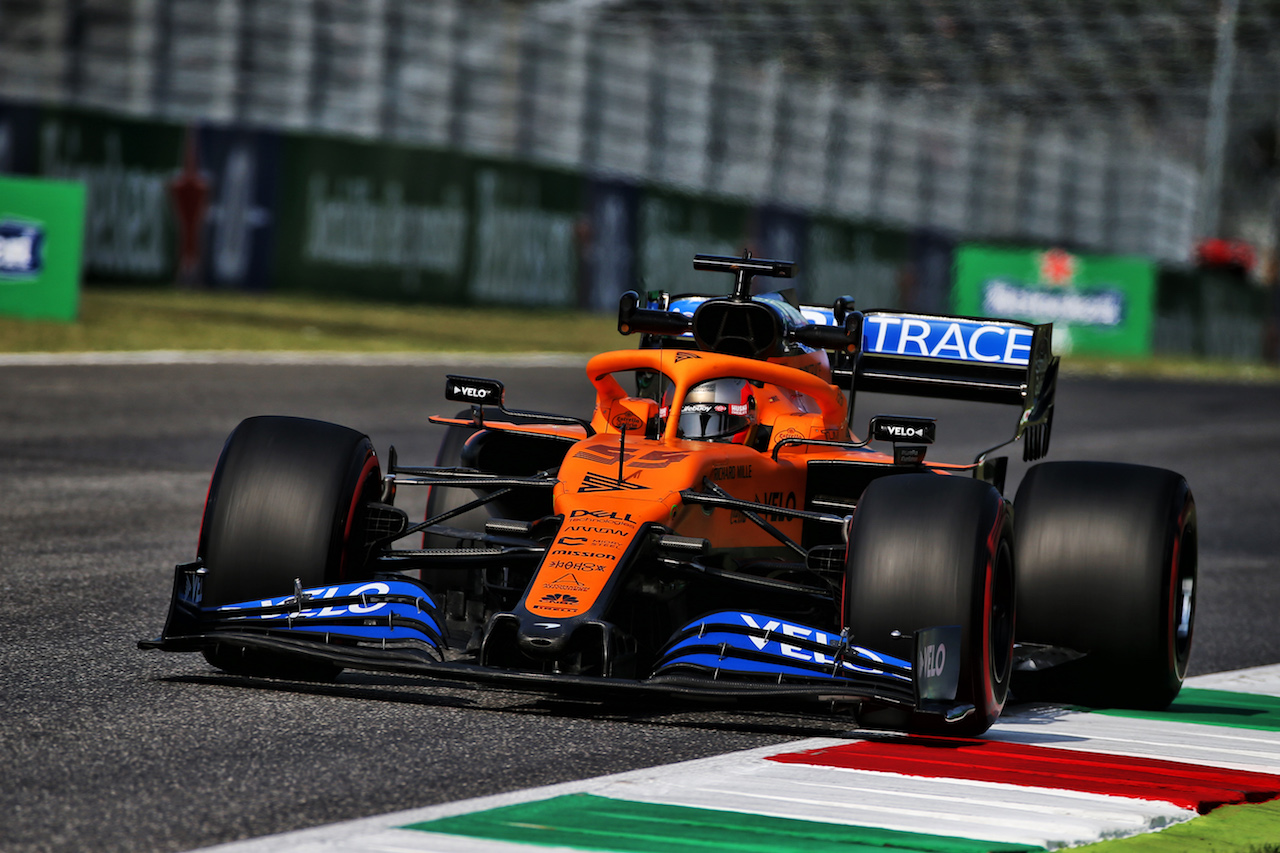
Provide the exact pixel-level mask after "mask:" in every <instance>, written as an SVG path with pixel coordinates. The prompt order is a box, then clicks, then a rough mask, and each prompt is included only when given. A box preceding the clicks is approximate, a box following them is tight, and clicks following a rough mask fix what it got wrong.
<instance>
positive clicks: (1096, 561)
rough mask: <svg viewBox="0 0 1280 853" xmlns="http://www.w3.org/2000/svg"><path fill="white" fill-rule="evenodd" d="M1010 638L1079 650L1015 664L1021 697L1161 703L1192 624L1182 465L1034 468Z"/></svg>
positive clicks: (1176, 684)
mask: <svg viewBox="0 0 1280 853" xmlns="http://www.w3.org/2000/svg"><path fill="white" fill-rule="evenodd" d="M1014 506H1015V518H1016V525H1015V527H1016V541H1017V555H1016V557H1017V565H1018V614H1019V623H1018V639H1019V641H1021V642H1027V643H1043V644H1046V645H1052V646H1062V647H1066V648H1069V649H1073V650H1075V651H1078V652H1084V653H1085V657H1083V658H1080V659H1078V660H1074V661H1071V662H1069V663H1065V664H1062V665H1060V666H1056V667H1052V668H1049V669H1045V670H1041V671H1038V672H1021V671H1020V672H1018V673H1016V676H1015V685H1014V692H1015V694H1016V695H1017V697H1018V698H1019V699H1024V700H1028V699H1043V700H1052V701H1060V702H1072V703H1077V704H1081V705H1092V706H1098V707H1126V708H1145V709H1160V708H1165V707H1167V706H1168V705H1169V703H1170V702H1172V701H1173V699H1174V697H1176V696H1177V695H1178V691H1179V690H1180V689H1181V687H1182V680H1183V678H1184V677H1185V676H1186V672H1187V661H1188V658H1189V657H1190V654H1191V638H1192V630H1193V628H1194V625H1195V588H1196V574H1197V542H1196V536H1197V534H1196V511H1195V500H1194V499H1193V497H1192V495H1191V489H1190V488H1189V487H1188V486H1187V481H1186V480H1185V479H1183V478H1182V476H1181V475H1179V474H1176V473H1174V472H1173V471H1167V470H1164V469H1162V468H1149V467H1146V466H1142V465H1126V464H1119V463H1110V462H1050V463H1044V464H1041V465H1037V466H1035V467H1033V468H1031V469H1030V470H1029V471H1028V472H1027V474H1026V476H1025V477H1024V478H1023V480H1022V483H1021V485H1020V486H1019V487H1018V495H1017V498H1016V500H1015V503H1014Z"/></svg>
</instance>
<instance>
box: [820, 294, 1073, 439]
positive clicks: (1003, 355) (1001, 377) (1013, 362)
mask: <svg viewBox="0 0 1280 853" xmlns="http://www.w3.org/2000/svg"><path fill="white" fill-rule="evenodd" d="M1052 334H1053V326H1052V324H1048V323H1045V324H1040V325H1037V324H1033V323H1024V322H1021V321H1018V320H994V319H985V318H979V317H959V316H951V315H943V314H914V313H905V312H898V311H866V312H864V319H863V338H862V350H861V352H859V353H857V354H855V355H852V356H849V357H845V358H841V359H840V360H839V361H838V363H837V365H836V367H835V369H834V370H833V378H834V379H835V381H836V384H838V385H841V386H843V387H845V388H847V389H848V390H849V394H850V397H851V398H852V397H853V395H854V393H855V392H859V391H865V392H871V393H882V394H903V395H907V396H913V397H940V398H947V399H953V400H968V401H972V402H979V403H999V404H1005V405H1014V406H1018V407H1019V409H1021V414H1020V415H1019V418H1018V424H1017V427H1016V429H1015V431H1014V435H1013V438H1012V439H1011V440H1012V441H1017V440H1018V439H1024V440H1025V443H1024V446H1023V458H1024V459H1026V460H1027V461H1032V460H1035V459H1039V458H1041V457H1043V456H1044V455H1045V454H1046V453H1047V452H1048V450H1049V433H1050V430H1051V429H1052V426H1053V404H1054V395H1055V391H1056V388H1057V378H1058V358H1057V357H1056V356H1054V355H1053V346H1052ZM852 411H853V407H852V400H851V404H850V412H851V413H852Z"/></svg>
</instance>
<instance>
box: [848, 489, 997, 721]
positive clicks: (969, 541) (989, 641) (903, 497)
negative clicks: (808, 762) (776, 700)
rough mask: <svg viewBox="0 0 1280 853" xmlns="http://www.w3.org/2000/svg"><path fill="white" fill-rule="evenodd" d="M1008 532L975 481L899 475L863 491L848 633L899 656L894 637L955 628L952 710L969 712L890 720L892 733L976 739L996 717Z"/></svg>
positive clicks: (852, 550)
mask: <svg viewBox="0 0 1280 853" xmlns="http://www.w3.org/2000/svg"><path fill="white" fill-rule="evenodd" d="M1012 534H1013V530H1012V521H1011V519H1010V517H1009V513H1008V510H1007V508H1006V504H1005V501H1004V498H1002V497H1001V496H1000V493H999V492H998V491H997V490H996V489H995V488H993V487H992V486H990V485H989V484H987V483H983V482H980V481H977V480H969V479H962V478H959V477H949V476H940V475H936V474H903V475H895V476H892V477H883V478H881V479H878V480H875V481H873V482H872V483H871V484H870V485H869V486H868V487H867V489H866V491H865V492H864V493H863V495H862V498H861V499H860V500H859V501H858V508H857V511H856V512H855V513H854V516H853V524H852V527H851V528H850V533H849V552H848V558H847V563H846V568H845V603H844V613H845V620H846V621H845V624H846V626H847V627H848V628H850V629H851V632H852V635H853V638H854V640H855V642H857V643H858V644H859V645H861V646H866V647H868V648H870V649H872V650H879V651H885V652H888V653H890V654H897V655H898V656H899V657H906V656H908V654H907V653H908V651H909V650H908V649H903V648H902V647H903V646H904V645H906V644H907V642H908V641H907V640H903V639H896V638H894V637H893V632H895V631H896V632H899V633H900V634H901V635H903V636H906V637H910V636H911V632H913V631H916V630H918V629H920V628H929V627H933V626H939V625H959V626H961V630H962V633H963V640H962V643H961V665H960V681H959V686H958V689H957V692H956V702H957V703H969V704H972V705H973V706H974V711H973V712H972V713H971V714H970V715H969V716H968V717H966V718H965V719H963V720H961V721H959V722H956V723H950V724H948V723H942V722H941V721H938V720H936V719H935V718H932V717H925V716H924V715H915V716H914V717H912V718H909V719H906V720H898V719H895V718H894V715H893V714H892V713H888V714H886V715H885V719H886V720H887V721H888V722H889V724H890V725H899V724H902V723H903V722H905V724H906V725H907V727H909V728H910V729H912V730H914V731H925V732H933V733H939V734H956V735H962V736H970V737H973V736H977V735H979V734H982V733H983V732H985V731H986V730H987V729H988V728H989V727H990V726H991V724H992V723H994V722H995V721H996V719H997V718H998V717H999V716H1000V712H1001V711H1002V710H1003V708H1004V704H1005V700H1006V698H1007V696H1008V692H1009V681H1010V675H1011V671H1012V668H1013V629H1014V606H1015V592H1014V555H1013V542H1012ZM870 724H872V725H874V724H875V723H874V719H873V718H872V722H871V723H870Z"/></svg>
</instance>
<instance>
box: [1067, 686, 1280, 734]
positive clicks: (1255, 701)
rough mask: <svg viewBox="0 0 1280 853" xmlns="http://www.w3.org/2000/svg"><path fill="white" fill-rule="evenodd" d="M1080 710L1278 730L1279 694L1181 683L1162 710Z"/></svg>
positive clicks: (1141, 717)
mask: <svg viewBox="0 0 1280 853" xmlns="http://www.w3.org/2000/svg"><path fill="white" fill-rule="evenodd" d="M1083 710H1089V711H1092V712H1093V713H1096V714H1106V715H1108V716H1112V717H1136V718H1140V719H1144V720H1162V721H1169V722H1177V723H1203V724H1205V725H1210V726H1230V727H1231V728H1237V729H1259V730H1262V731H1272V732H1274V731H1280V697H1276V696H1260V695H1258V694H1255V693H1232V692H1230V691H1227V690H1202V689H1197V688H1194V687H1184V688H1182V691H1181V692H1180V693H1179V694H1178V698H1177V699H1175V700H1174V701H1173V704H1172V705H1170V706H1169V707H1168V708H1167V709H1166V710H1164V711H1129V710H1121V709H1118V708H1117V709H1113V708H1089V709H1083Z"/></svg>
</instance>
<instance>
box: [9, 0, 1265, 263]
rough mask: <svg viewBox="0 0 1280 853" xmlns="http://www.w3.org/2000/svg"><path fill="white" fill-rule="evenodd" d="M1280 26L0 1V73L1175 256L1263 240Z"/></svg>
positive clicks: (543, 6) (289, 3) (674, 1)
mask: <svg viewBox="0 0 1280 853" xmlns="http://www.w3.org/2000/svg"><path fill="white" fill-rule="evenodd" d="M1237 3H1238V11H1237V12H1236V14H1235V16H1234V19H1233V20H1231V21H1230V24H1231V26H1230V27H1229V28H1228V29H1227V30H1226V32H1229V33H1230V34H1231V35H1232V36H1233V38H1232V45H1233V56H1232V57H1231V59H1232V61H1231V62H1230V63H1229V66H1228V70H1229V72H1230V74H1229V77H1227V78H1223V77H1221V76H1219V78H1218V80H1219V86H1220V87H1221V86H1222V85H1223V83H1224V81H1225V82H1228V83H1229V85H1227V86H1226V88H1225V89H1222V88H1220V89H1219V91H1220V92H1221V93H1222V96H1221V98H1220V99H1219V101H1220V103H1221V104H1222V105H1223V106H1224V107H1225V112H1224V113H1223V115H1225V117H1226V119H1227V124H1226V126H1227V128H1228V133H1227V136H1226V144H1225V148H1224V151H1225V152H1226V156H1225V163H1226V168H1225V170H1224V176H1223V181H1222V184H1221V187H1222V189H1221V192H1220V193H1217V194H1216V195H1217V197H1216V198H1211V199H1207V200H1201V198H1200V195H1201V187H1202V186H1204V176H1205V166H1206V160H1205V150H1206V137H1207V135H1208V134H1209V133H1210V131H1211V129H1212V126H1211V122H1210V117H1211V115H1212V105H1213V103H1214V92H1215V89H1214V79H1215V73H1214V72H1215V60H1216V59H1217V58H1218V57H1219V55H1220V54H1219V45H1220V43H1221V42H1220V39H1219V33H1220V32H1222V31H1223V28H1222V27H1221V26H1220V25H1221V23H1222V14H1223V10H1224V9H1230V8H1232V7H1234V6H1235V5H1236V4H1237ZM1278 45H1280V5H1277V4H1276V3H1275V2H1273V0H890V1H889V2H886V0H525V2H514V0H512V2H500V0H0V99H3V100H7V101H10V102H14V101H16V102H24V101H25V102H31V101H34V102H39V103H43V104H67V105H75V106H78V107H90V108H98V109H102V110H106V111H114V112H120V113H125V114H129V115H135V116H148V117H158V118H163V119H170V120H175V121H181V122H188V121H200V122H212V123H228V124H231V123H234V124H240V125H246V126H257V127H266V128H274V129H285V130H298V131H306V132H320V133H330V134H338V135H344V136H355V137H368V138H379V139H390V140H395V141H399V142H403V143H406V144H411V145H426V146H435V147H441V148H450V149H457V150H463V151H467V152H472V153H480V154H485V155H492V156H495V157H500V158H513V159H518V160H525V161H530V162H536V163H542V164H549V165H553V166H558V167H564V168H566V169H571V170H578V171H583V172H586V173H590V174H596V175H606V176H612V177H616V178H619V179H621V180H631V181H635V182H641V183H647V184H651V185H657V186H664V187H673V188H676V189H679V190H684V191H687V192H690V193H694V194H698V195H705V196H712V197H725V198H731V199H736V200H746V201H749V202H752V203H758V204H764V205H776V206H781V207H785V208H794V209H796V210H800V211H803V212H805V213H807V214H809V215H812V216H817V217H821V216H831V217H836V218H841V219H852V220H860V221H867V222H880V223H885V224H888V225H891V226H894V227H902V228H910V229H929V230H934V231H938V232H941V233H943V234H946V235H949V236H951V237H954V238H955V239H964V240H1013V241H1021V242H1033V243H1040V244H1043V243H1053V244H1058V245H1063V246H1066V247H1069V248H1073V249H1076V250H1079V251H1090V252H1107V253H1137V254H1143V255H1147V256H1151V257H1153V258H1156V259H1158V260H1160V261H1162V262H1166V263H1181V262H1185V261H1187V260H1188V258H1189V257H1190V253H1191V251H1192V247H1193V246H1194V245H1195V242H1196V240H1197V239H1198V238H1199V237H1203V236H1226V237H1236V238H1243V239H1246V240H1249V241H1251V242H1253V243H1254V244H1255V245H1258V246H1259V247H1261V248H1264V249H1265V248H1267V247H1270V246H1271V244H1272V242H1273V239H1272V232H1273V231H1274V230H1275V228H1274V225H1273V215H1272V209H1273V207H1274V204H1273V196H1274V185H1275V182H1276V176H1277V175H1278V174H1280V167H1278V166H1277V159H1278V158H1277V155H1276V148H1277V139H1278V138H1280V134H1277V119H1276V116H1277V111H1278V107H1280V97H1278V95H1277V92H1280V86H1277V85H1275V84H1276V83H1277V82H1280V47H1277V46H1278ZM1206 205H1209V206H1211V207H1212V212H1213V214H1214V216H1213V217H1211V218H1210V219H1209V220H1207V221H1211V222H1212V221H1214V220H1216V221H1217V222H1218V223H1220V224H1218V225H1217V227H1216V228H1214V229H1213V231H1214V233H1213V234H1204V233H1201V230H1202V228H1201V224H1202V223H1203V222H1205V221H1206V219H1205V207H1206ZM1218 214H1221V216H1220V217H1218Z"/></svg>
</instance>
